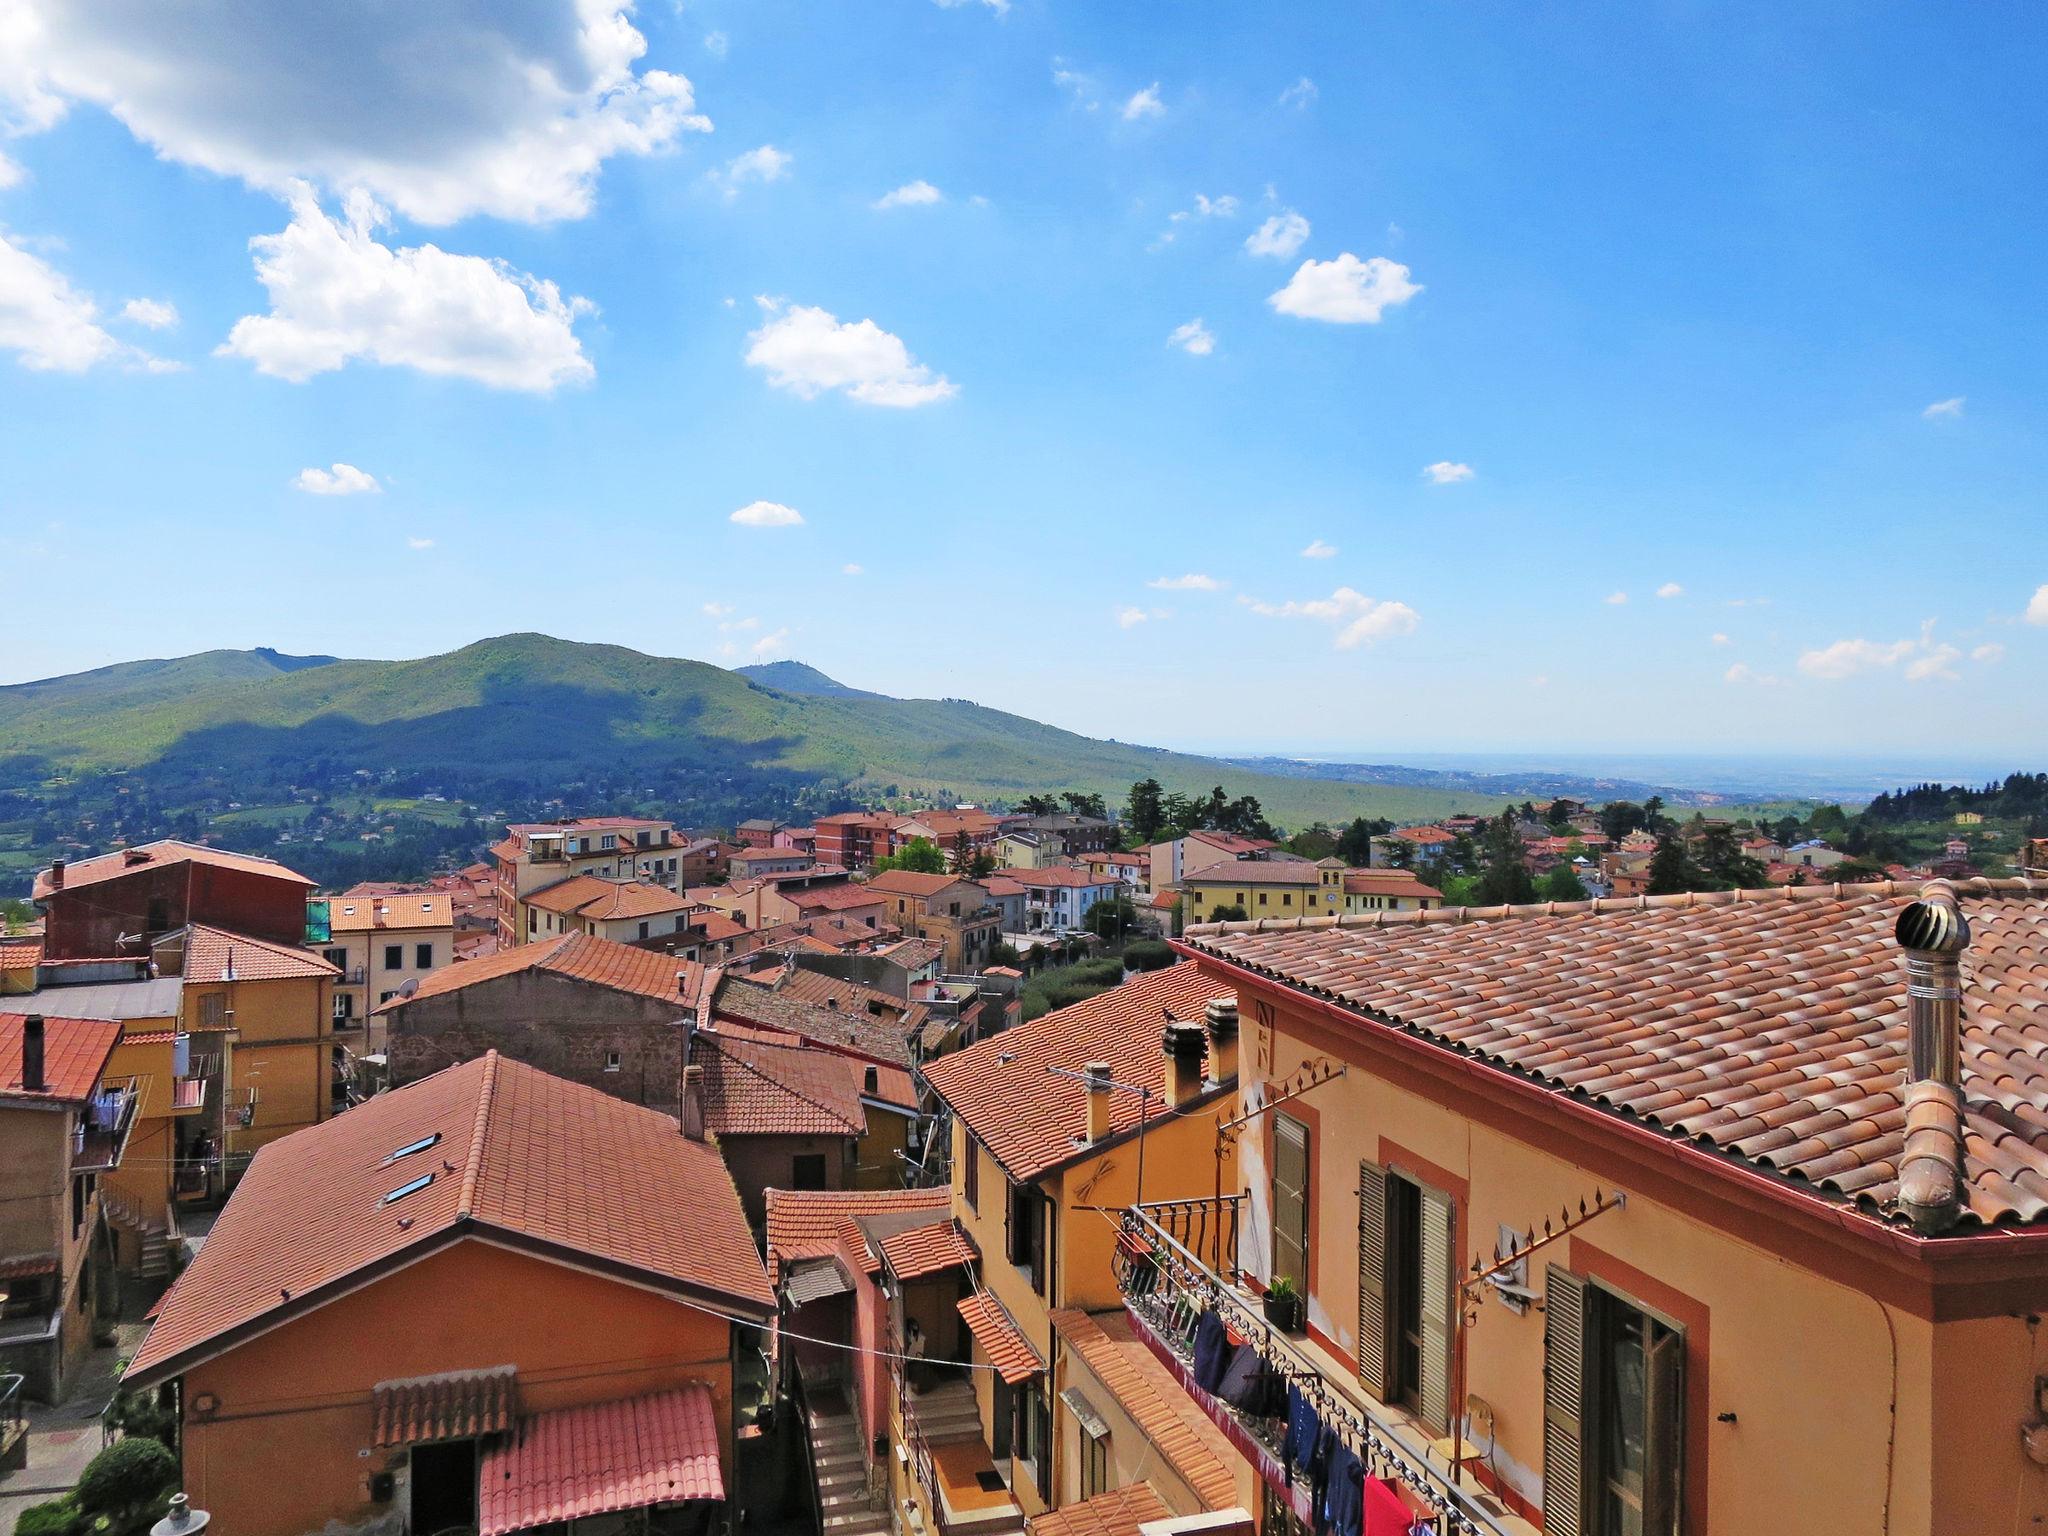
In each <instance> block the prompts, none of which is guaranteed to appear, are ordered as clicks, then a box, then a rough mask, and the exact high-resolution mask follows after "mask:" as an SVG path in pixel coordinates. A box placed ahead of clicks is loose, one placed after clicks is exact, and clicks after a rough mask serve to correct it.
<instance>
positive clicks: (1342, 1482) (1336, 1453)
mask: <svg viewBox="0 0 2048 1536" xmlns="http://www.w3.org/2000/svg"><path fill="white" fill-rule="evenodd" d="M1364 1480H1365V1466H1364V1463H1362V1462H1360V1461H1359V1459H1358V1457H1357V1456H1356V1455H1354V1454H1353V1453H1352V1450H1351V1447H1350V1446H1348V1445H1346V1444H1344V1442H1343V1441H1341V1440H1340V1441H1338V1442H1337V1444H1336V1446H1335V1447H1334V1448H1333V1449H1332V1450H1331V1452H1330V1465H1329V1470H1328V1471H1327V1473H1326V1474H1325V1485H1324V1489H1323V1501H1322V1504H1321V1506H1320V1510H1319V1512H1320V1514H1321V1515H1322V1523H1321V1526H1320V1529H1322V1530H1325V1531H1330V1532H1333V1533H1334V1536H1361V1533H1362V1531H1363V1529H1364V1516H1365V1494H1364V1487H1363V1484H1364Z"/></svg>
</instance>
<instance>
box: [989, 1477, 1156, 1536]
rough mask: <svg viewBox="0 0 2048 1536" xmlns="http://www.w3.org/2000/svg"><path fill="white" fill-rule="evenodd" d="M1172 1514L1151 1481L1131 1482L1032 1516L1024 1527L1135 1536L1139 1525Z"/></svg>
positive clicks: (1049, 1534)
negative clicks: (1126, 1486)
mask: <svg viewBox="0 0 2048 1536" xmlns="http://www.w3.org/2000/svg"><path fill="white" fill-rule="evenodd" d="M1171 1513H1172V1511H1171V1510H1169V1509H1168V1508H1167V1507H1166V1503H1165V1501H1164V1500H1162V1499H1161V1498H1160V1497H1159V1495H1158V1494H1156V1493H1154V1492H1153V1491H1152V1485H1151V1484H1150V1483H1133V1484H1131V1486H1130V1487H1128V1488H1112V1489H1110V1490H1109V1492H1107V1493H1098V1494H1096V1495H1095V1497H1094V1498H1092V1499H1083V1500H1081V1501H1080V1503H1078V1504H1067V1505H1064V1506H1062V1507H1061V1508H1059V1509H1055V1510H1048V1511H1047V1512H1046V1513H1044V1514H1042V1515H1033V1516H1032V1517H1031V1518H1030V1519H1029V1520H1028V1521H1026V1522H1025V1529H1026V1530H1027V1531H1029V1532H1030V1533H1031V1536H1138V1527H1139V1526H1141V1525H1144V1524H1146V1523H1147V1522H1148V1521H1152V1520H1164V1519H1166V1518H1167V1517H1168V1516H1169V1515H1170V1514H1171Z"/></svg>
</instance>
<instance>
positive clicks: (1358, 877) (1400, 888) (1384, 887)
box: [1344, 869, 1444, 901]
mask: <svg viewBox="0 0 2048 1536" xmlns="http://www.w3.org/2000/svg"><path fill="white" fill-rule="evenodd" d="M1344 894H1345V895H1346V896H1396V897H1402V898H1407V899H1412V900H1416V901H1442V900H1443V899H1444V893H1443V892H1442V891H1440V890H1438V889H1437V888H1436V887H1435V886H1433V885H1430V884H1427V883H1426V882H1424V881H1422V880H1420V879H1417V878H1416V877H1415V876H1414V875H1413V874H1411V873H1409V872H1408V871H1407V870H1405V869H1347V870H1345V871H1344Z"/></svg>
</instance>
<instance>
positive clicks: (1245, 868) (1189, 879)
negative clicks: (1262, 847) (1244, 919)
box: [1181, 859, 1323, 886]
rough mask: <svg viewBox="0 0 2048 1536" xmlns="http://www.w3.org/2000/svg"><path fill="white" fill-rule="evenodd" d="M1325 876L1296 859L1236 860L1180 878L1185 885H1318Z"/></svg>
mask: <svg viewBox="0 0 2048 1536" xmlns="http://www.w3.org/2000/svg"><path fill="white" fill-rule="evenodd" d="M1322 877H1323V872H1322V871H1321V870H1319V869H1317V868H1316V867H1315V865H1313V864H1310V863H1307V862H1305V861H1302V860H1296V859H1236V860H1232V861H1230V862H1227V863H1223V864H1206V865H1204V866H1203V867H1202V868H1200V869H1196V870H1190V871H1189V872H1188V873H1186V874H1184V875H1182V876H1181V884H1183V885H1310V886H1313V885H1318V884H1320V883H1321V882H1322Z"/></svg>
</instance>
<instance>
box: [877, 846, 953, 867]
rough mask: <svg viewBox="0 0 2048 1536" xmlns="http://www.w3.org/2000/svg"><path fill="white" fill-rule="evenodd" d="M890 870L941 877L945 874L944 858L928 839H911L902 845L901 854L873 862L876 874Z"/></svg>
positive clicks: (937, 847) (894, 854)
mask: <svg viewBox="0 0 2048 1536" xmlns="http://www.w3.org/2000/svg"><path fill="white" fill-rule="evenodd" d="M892 869H907V870H910V871H911V872H913V873H915V874H920V875H943V874H944V873H945V872H946V856H945V854H943V853H941V852H940V851H939V845H938V844H937V843H935V842H933V841H932V840H931V839H930V838H928V837H913V838H912V839H911V840H910V841H909V842H907V843H905V844H904V845H903V851H902V852H901V853H892V854H890V855H888V856H887V857H886V858H880V859H877V860H875V870H874V872H875V873H876V874H878V875H879V874H883V873H886V872H887V871H889V870H892Z"/></svg>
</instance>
